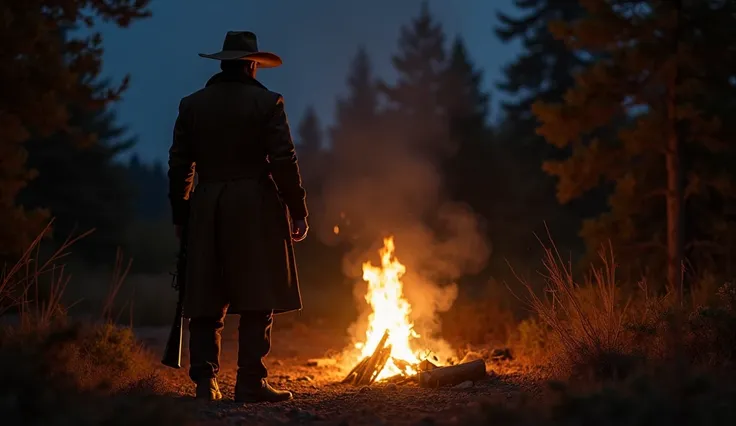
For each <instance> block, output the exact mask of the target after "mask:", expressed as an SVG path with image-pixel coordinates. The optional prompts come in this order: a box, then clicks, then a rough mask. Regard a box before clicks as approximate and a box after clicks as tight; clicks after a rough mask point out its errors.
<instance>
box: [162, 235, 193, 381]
mask: <svg viewBox="0 0 736 426" xmlns="http://www.w3.org/2000/svg"><path fill="white" fill-rule="evenodd" d="M187 228H188V227H187V225H184V226H182V228H181V236H180V240H179V254H178V256H177V258H176V272H174V273H172V274H171V275H172V280H171V287H173V288H174V290H176V291H177V292H178V293H179V294H178V300H177V301H176V314H175V315H174V322H173V324H172V325H171V332H170V333H169V339H168V340H167V341H166V349H164V357H163V359H162V360H161V363H162V364H163V365H165V366H167V367H171V368H181V344H182V331H183V326H184V311H183V309H184V293H185V291H186V288H187V287H186V269H187V237H188V229H187Z"/></svg>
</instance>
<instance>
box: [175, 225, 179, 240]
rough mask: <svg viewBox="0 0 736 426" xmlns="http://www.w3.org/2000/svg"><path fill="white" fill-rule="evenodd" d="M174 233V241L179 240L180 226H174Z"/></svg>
mask: <svg viewBox="0 0 736 426" xmlns="http://www.w3.org/2000/svg"><path fill="white" fill-rule="evenodd" d="M174 233H176V239H177V240H181V225H174Z"/></svg>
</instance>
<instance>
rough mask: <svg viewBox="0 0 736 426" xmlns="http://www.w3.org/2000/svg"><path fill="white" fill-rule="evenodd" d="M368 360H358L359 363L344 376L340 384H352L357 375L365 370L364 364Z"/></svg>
mask: <svg viewBox="0 0 736 426" xmlns="http://www.w3.org/2000/svg"><path fill="white" fill-rule="evenodd" d="M368 358H370V357H365V358H363V359H362V360H360V362H359V363H358V364H356V365H355V367H353V369H352V370H350V372H349V373H348V374H347V375H346V376H345V378H344V379H343V380H342V382H343V383H354V382H355V379H356V377H357V376H358V374H360V373H362V371H363V368H365V365H366V363H368Z"/></svg>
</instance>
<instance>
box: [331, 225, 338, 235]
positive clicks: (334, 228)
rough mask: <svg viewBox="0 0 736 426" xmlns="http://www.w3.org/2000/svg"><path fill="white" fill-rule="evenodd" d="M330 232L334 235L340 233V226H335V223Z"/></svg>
mask: <svg viewBox="0 0 736 426" xmlns="http://www.w3.org/2000/svg"><path fill="white" fill-rule="evenodd" d="M332 232H333V233H334V234H335V235H340V227H339V226H337V225H335V226H333V227H332Z"/></svg>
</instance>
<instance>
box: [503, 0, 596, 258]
mask: <svg viewBox="0 0 736 426" xmlns="http://www.w3.org/2000/svg"><path fill="white" fill-rule="evenodd" d="M514 3H515V5H516V8H517V9H520V10H521V11H522V12H521V16H519V17H512V16H510V15H508V14H503V13H500V12H498V13H497V17H498V20H499V21H500V25H499V26H498V27H497V28H496V35H497V36H498V37H499V38H500V39H501V40H502V41H504V42H512V41H517V42H521V44H522V52H521V53H520V54H519V55H518V57H517V58H516V59H515V60H514V61H513V62H511V63H510V64H508V65H507V66H506V67H505V68H504V74H503V75H504V77H503V78H504V79H503V81H502V82H501V83H500V84H498V86H497V87H498V89H499V90H501V91H503V92H505V93H506V94H507V95H508V96H509V97H510V98H511V99H513V100H512V101H504V102H503V103H502V112H503V114H504V116H503V121H502V122H501V123H500V124H499V125H498V126H497V129H496V136H495V138H494V147H495V149H496V150H497V151H498V153H497V156H499V157H501V158H504V159H505V161H503V162H499V164H498V165H497V167H498V171H499V174H500V175H502V176H505V180H506V181H507V182H509V183H510V185H506V186H505V189H506V190H507V191H508V192H509V195H508V197H507V199H508V202H507V203H505V204H504V208H505V209H506V213H505V214H504V216H505V217H509V218H514V220H513V221H508V223H507V226H506V228H505V230H504V232H503V233H502V234H501V235H500V237H501V238H502V239H504V240H506V241H507V242H511V241H516V242H518V247H517V249H516V250H515V251H516V252H518V253H522V252H523V253H528V256H530V257H532V258H534V257H535V256H538V253H537V251H536V250H534V251H532V252H530V251H529V248H530V247H538V242H537V240H536V237H535V236H534V234H537V235H544V234H545V233H546V229H545V226H548V227H549V228H550V229H551V231H552V232H553V235H554V238H555V242H556V243H557V244H558V245H559V246H561V247H564V248H565V249H572V248H576V247H577V246H579V245H580V242H579V239H578V238H577V235H576V234H577V233H578V232H579V228H580V225H581V224H580V219H579V218H580V217H584V216H586V215H589V214H591V213H592V212H597V211H598V210H599V204H601V203H600V202H597V200H593V201H592V202H591V201H590V200H584V201H585V202H583V203H577V204H573V205H565V206H560V205H559V204H558V202H557V200H556V199H555V197H554V186H555V182H554V180H553V179H551V178H550V177H549V176H547V175H546V174H545V173H544V172H543V170H542V163H543V162H544V161H545V160H549V159H554V158H561V156H564V152H558V151H557V150H555V149H553V148H551V147H550V146H549V145H548V144H547V143H546V142H545V140H544V138H542V137H541V136H539V135H538V134H537V133H536V131H535V129H536V128H537V127H538V125H539V123H538V120H537V118H536V117H535V116H534V114H533V113H532V105H533V104H534V102H536V101H537V100H542V101H547V102H559V101H561V100H562V97H563V95H564V93H565V91H566V90H567V89H568V88H570V87H571V86H572V85H573V83H574V80H573V75H574V74H575V72H577V71H578V70H579V69H580V68H581V67H582V66H583V65H584V61H583V60H582V59H581V58H582V57H584V56H583V55H581V54H580V53H579V52H576V51H573V50H571V49H568V48H567V47H566V46H565V43H564V41H562V40H558V39H557V38H556V37H554V35H553V34H552V33H551V32H550V30H549V24H550V22H552V21H554V20H563V21H571V20H573V19H575V18H577V17H579V16H581V14H582V13H583V8H582V7H581V6H580V4H579V2H578V0H515V2H514ZM545 224H546V225H545Z"/></svg>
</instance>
